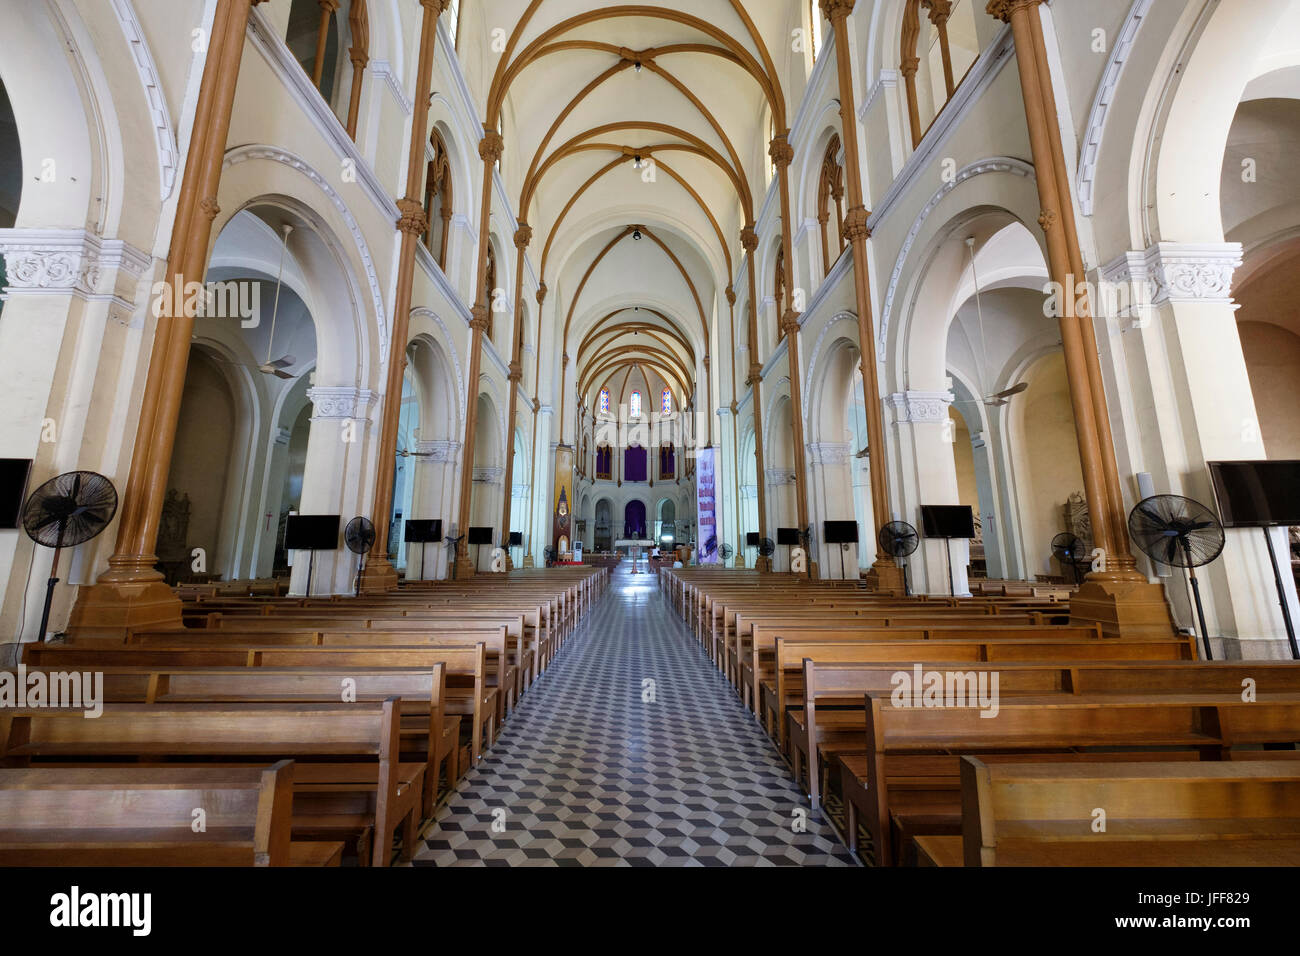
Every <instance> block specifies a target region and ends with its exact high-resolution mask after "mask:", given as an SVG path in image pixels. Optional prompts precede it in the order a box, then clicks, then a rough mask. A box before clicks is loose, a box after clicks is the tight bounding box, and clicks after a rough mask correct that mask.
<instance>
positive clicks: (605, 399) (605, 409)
mask: <svg viewBox="0 0 1300 956" xmlns="http://www.w3.org/2000/svg"><path fill="white" fill-rule="evenodd" d="M600 410H601V412H602V413H604V414H606V415H608V414H609V389H608V388H602V389H601V390H600Z"/></svg>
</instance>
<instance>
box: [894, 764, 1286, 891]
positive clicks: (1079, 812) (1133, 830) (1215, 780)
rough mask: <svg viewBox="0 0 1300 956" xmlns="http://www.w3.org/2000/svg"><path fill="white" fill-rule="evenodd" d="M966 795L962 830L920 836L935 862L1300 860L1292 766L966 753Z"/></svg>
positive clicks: (927, 857) (924, 854)
mask: <svg viewBox="0 0 1300 956" xmlns="http://www.w3.org/2000/svg"><path fill="white" fill-rule="evenodd" d="M961 793H962V833H961V836H959V837H957V836H921V837H918V838H917V841H916V844H917V850H918V855H919V856H920V858H921V859H922V861H923V862H924V863H925V864H927V865H933V866H961V865H963V864H964V865H966V866H1291V867H1294V866H1300V764H1296V763H1295V762H1281V761H1266V760H1261V761H1249V762H1234V763H1210V762H1181V761H1179V762H1164V763H1132V762H1125V763H1086V764H1062V763H1029V764H1025V763H998V764H989V763H985V762H984V761H982V760H978V759H976V758H975V757H963V758H962V761H961ZM1099 807H1100V808H1101V809H1103V810H1104V811H1105V814H1106V816H1105V821H1104V822H1105V828H1104V830H1099V829H1097V827H1096V826H1095V820H1096V819H1097V818H1096V816H1095V810H1096V808H1099Z"/></svg>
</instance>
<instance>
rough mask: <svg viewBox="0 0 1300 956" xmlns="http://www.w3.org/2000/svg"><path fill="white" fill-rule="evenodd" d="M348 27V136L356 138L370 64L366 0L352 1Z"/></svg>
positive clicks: (368, 19) (368, 18)
mask: <svg viewBox="0 0 1300 956" xmlns="http://www.w3.org/2000/svg"><path fill="white" fill-rule="evenodd" d="M348 26H349V28H350V29H351V31H352V46H351V47H350V48H349V50H348V57H349V59H350V60H351V61H352V94H351V96H350V97H349V98H348V127H347V128H348V136H350V137H352V139H353V140H354V141H355V140H356V138H357V117H358V116H360V114H361V82H362V79H363V78H364V77H365V74H366V66H367V65H368V64H369V63H370V16H369V14H368V13H367V11H366V0H352V9H351V10H349V11H348Z"/></svg>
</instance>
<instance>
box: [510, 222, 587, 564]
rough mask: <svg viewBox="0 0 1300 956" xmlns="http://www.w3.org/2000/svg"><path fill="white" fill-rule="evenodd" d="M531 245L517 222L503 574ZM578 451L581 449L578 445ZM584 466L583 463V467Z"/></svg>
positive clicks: (522, 225)
mask: <svg viewBox="0 0 1300 956" xmlns="http://www.w3.org/2000/svg"><path fill="white" fill-rule="evenodd" d="M532 241H533V230H532V227H530V226H529V225H528V223H526V222H524V221H523V220H522V219H521V220H520V221H519V228H518V229H517V230H515V249H516V250H517V253H516V256H515V299H514V302H515V326H514V332H513V337H512V338H511V340H510V341H511V346H510V376H509V377H510V414H509V416H508V419H507V425H506V444H507V446H509V447H507V448H506V449H505V454H506V473H505V485H504V488H505V493H504V495H503V496H502V497H504V498H505V501H504V502H503V503H502V505H501V539H502V540H503V541H504V542H505V545H504V547H505V549H506V568H507V570H509V569H511V568H513V567H514V566H515V565H514V561H513V560H512V559H511V557H510V506H511V504H512V503H513V500H514V498H513V494H514V489H513V488H512V487H511V482H513V481H514V474H515V422H516V420H517V416H518V414H519V383H520V382H522V381H523V379H524V366H523V347H524V298H523V297H524V254H525V253H526V252H527V251H528V244H529V243H530V242H532ZM579 441H581V435H579ZM579 449H581V446H580V445H579ZM585 464H586V463H585V462H584V463H583V465H584V467H585Z"/></svg>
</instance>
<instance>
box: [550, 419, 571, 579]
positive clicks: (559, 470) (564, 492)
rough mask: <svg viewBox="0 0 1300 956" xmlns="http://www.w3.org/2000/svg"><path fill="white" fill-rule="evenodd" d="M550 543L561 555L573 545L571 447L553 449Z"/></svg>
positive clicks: (564, 446) (561, 446)
mask: <svg viewBox="0 0 1300 956" xmlns="http://www.w3.org/2000/svg"><path fill="white" fill-rule="evenodd" d="M551 519H552V528H553V530H552V534H551V543H552V544H553V545H554V546H555V550H556V551H558V552H560V554H561V555H563V554H564V553H565V552H566V551H570V550H572V547H573V531H572V528H573V520H572V519H573V449H572V448H570V447H569V446H568V445H560V446H558V447H557V448H556V449H555V508H554V510H553V512H552V515H551Z"/></svg>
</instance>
